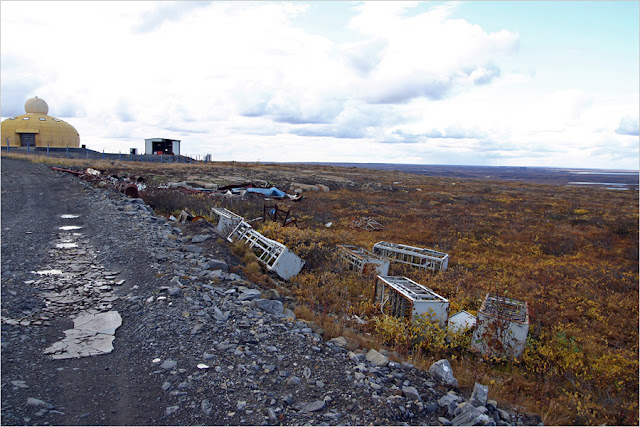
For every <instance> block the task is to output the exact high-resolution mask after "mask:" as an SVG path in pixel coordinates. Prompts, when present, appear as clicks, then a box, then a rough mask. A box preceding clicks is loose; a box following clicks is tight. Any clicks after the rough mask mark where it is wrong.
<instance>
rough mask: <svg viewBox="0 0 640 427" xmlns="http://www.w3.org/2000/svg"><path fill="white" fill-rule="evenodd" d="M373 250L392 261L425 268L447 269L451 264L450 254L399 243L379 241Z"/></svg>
mask: <svg viewBox="0 0 640 427" xmlns="http://www.w3.org/2000/svg"><path fill="white" fill-rule="evenodd" d="M373 252H374V253H375V254H376V255H378V256H381V257H384V258H388V259H389V260H391V261H395V262H399V263H402V264H409V265H412V266H414V267H418V268H422V269H425V270H437V271H441V270H446V269H447V267H448V265H449V254H446V253H444V252H438V251H436V250H433V249H427V248H416V247H413V246H407V245H401V244H398V243H389V242H378V243H376V244H375V245H373Z"/></svg>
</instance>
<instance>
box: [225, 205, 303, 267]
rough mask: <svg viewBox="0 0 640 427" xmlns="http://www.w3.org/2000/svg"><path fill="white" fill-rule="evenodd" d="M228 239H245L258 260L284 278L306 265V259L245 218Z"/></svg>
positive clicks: (231, 240)
mask: <svg viewBox="0 0 640 427" xmlns="http://www.w3.org/2000/svg"><path fill="white" fill-rule="evenodd" d="M231 213H232V212H231ZM234 215H235V214H234ZM236 217H237V215H236ZM221 218H222V216H221ZM240 218H242V217H240ZM227 240H228V241H230V242H233V241H234V240H244V241H245V242H246V243H247V244H248V245H249V247H250V248H252V249H253V250H254V252H256V255H257V256H258V260H259V261H260V262H262V263H263V264H264V265H265V266H266V267H267V269H268V270H269V271H273V272H274V273H276V274H277V275H278V276H280V277H282V278H283V279H284V280H289V279H291V278H292V277H293V276H295V275H297V274H298V273H299V272H300V270H301V269H302V267H303V266H304V261H303V260H302V259H301V258H300V257H299V256H297V255H296V254H294V253H293V252H291V251H290V250H289V249H288V248H287V247H286V246H285V245H283V244H282V243H280V242H276V241H275V240H271V239H269V238H267V237H265V236H263V235H262V234H260V233H258V232H257V231H256V230H254V229H253V227H251V225H250V224H248V223H247V222H246V221H244V219H243V220H241V221H240V222H239V223H238V224H237V225H236V227H235V228H234V229H233V231H231V233H229V236H228V237H227Z"/></svg>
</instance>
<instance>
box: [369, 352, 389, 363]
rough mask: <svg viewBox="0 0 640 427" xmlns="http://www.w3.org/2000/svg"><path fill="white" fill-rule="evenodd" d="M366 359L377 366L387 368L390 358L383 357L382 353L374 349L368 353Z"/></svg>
mask: <svg viewBox="0 0 640 427" xmlns="http://www.w3.org/2000/svg"><path fill="white" fill-rule="evenodd" d="M366 359H367V360H368V361H369V362H371V363H373V364H374V365H376V366H387V365H388V364H389V358H388V357H386V356H383V355H382V354H381V353H379V352H377V351H376V350H374V349H371V350H369V351H368V352H367V355H366Z"/></svg>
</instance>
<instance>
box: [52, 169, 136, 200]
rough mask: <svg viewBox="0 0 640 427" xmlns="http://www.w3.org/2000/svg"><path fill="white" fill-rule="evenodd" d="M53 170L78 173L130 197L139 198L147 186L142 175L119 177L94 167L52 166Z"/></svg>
mask: <svg viewBox="0 0 640 427" xmlns="http://www.w3.org/2000/svg"><path fill="white" fill-rule="evenodd" d="M51 169H52V170H55V171H58V172H66V173H70V174H72V175H76V176H78V177H79V178H81V179H84V180H85V181H87V182H91V183H94V184H97V185H100V186H103V187H111V188H114V189H116V190H118V191H120V192H122V193H124V194H126V195H127V196H129V197H133V198H138V197H140V191H142V190H144V189H145V188H146V187H147V186H146V184H145V183H144V178H142V177H138V178H136V177H131V178H126V177H118V176H117V175H111V176H104V175H102V174H101V173H100V171H98V170H96V169H92V168H86V169H85V170H84V171H82V172H80V171H74V170H71V169H63V168H58V167H55V166H54V167H52V168H51Z"/></svg>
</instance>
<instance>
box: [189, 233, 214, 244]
mask: <svg viewBox="0 0 640 427" xmlns="http://www.w3.org/2000/svg"><path fill="white" fill-rule="evenodd" d="M210 238H211V236H210V235H209V234H198V235H196V236H193V237H192V238H191V243H202V242H204V241H206V240H208V239H210Z"/></svg>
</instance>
